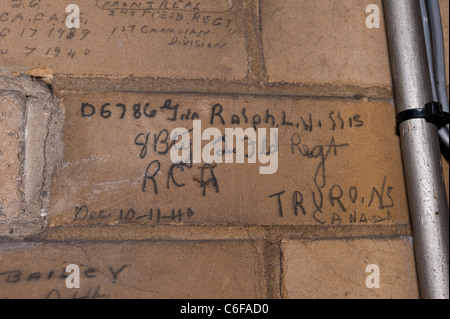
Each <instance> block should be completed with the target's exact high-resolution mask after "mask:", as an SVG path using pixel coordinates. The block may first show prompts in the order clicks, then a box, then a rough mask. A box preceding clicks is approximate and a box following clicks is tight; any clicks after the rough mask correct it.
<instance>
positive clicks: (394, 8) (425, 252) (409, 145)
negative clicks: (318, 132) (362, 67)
mask: <svg viewBox="0 0 450 319" xmlns="http://www.w3.org/2000/svg"><path fill="white" fill-rule="evenodd" d="M384 11H385V20H386V28H387V35H388V42H389V51H390V60H391V70H392V78H393V82H394V91H395V103H396V107H397V113H398V112H401V111H404V110H407V109H414V108H423V107H424V106H425V104H426V103H428V102H431V101H432V100H433V96H432V90H431V82H430V73H429V70H428V62H427V53H426V48H425V40H424V31H423V27H422V18H421V12H420V4H419V1H417V0H384ZM399 131H400V139H401V144H402V156H403V164H404V165H403V166H404V170H405V178H406V187H407V191H408V202H409V210H410V215H411V221H412V229H413V237H414V250H415V256H416V265H417V272H418V279H419V288H420V294H421V297H422V298H424V299H441V298H442V299H443V298H449V264H448V262H449V245H448V244H449V240H448V239H449V234H448V230H449V219H448V200H447V194H446V191H445V184H444V175H443V170H442V161H441V153H440V147H439V139H438V130H437V127H436V126H435V125H434V124H430V123H428V122H426V121H425V120H424V119H412V120H407V121H405V122H403V123H402V124H401V125H400V129H399Z"/></svg>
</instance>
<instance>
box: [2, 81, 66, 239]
mask: <svg viewBox="0 0 450 319" xmlns="http://www.w3.org/2000/svg"><path fill="white" fill-rule="evenodd" d="M0 92H5V93H3V94H6V95H3V97H2V101H1V103H0V112H1V118H0V133H1V135H2V136H5V138H4V139H3V138H2V140H1V143H2V145H3V146H2V147H3V148H4V151H2V153H5V155H2V156H0V163H1V164H0V165H1V166H2V167H1V171H0V172H2V173H3V172H4V175H2V178H0V183H1V184H0V185H2V186H3V187H2V188H1V189H0V195H1V196H0V198H1V201H0V208H1V209H0V210H3V209H4V210H5V211H4V212H3V213H2V214H4V215H0V237H3V236H7V237H14V238H24V237H30V236H36V235H37V234H39V233H40V232H41V231H42V230H43V228H44V227H45V222H46V217H47V209H48V204H49V193H50V182H51V175H52V173H53V169H54V164H55V163H56V162H58V161H59V160H60V157H61V155H62V144H61V128H62V122H63V120H64V110H62V109H61V108H60V107H59V106H58V104H57V103H56V101H55V98H54V96H53V94H52V93H51V92H50V90H49V88H48V87H47V86H46V85H45V84H43V83H42V82H39V81H34V80H33V79H31V78H30V77H28V76H20V77H16V78H12V77H0ZM3 177H4V178H3ZM0 213H1V212H0Z"/></svg>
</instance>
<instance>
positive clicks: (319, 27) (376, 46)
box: [261, 0, 392, 88]
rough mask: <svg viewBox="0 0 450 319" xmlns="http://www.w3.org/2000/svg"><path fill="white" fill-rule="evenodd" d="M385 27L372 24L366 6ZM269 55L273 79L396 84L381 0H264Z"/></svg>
mask: <svg viewBox="0 0 450 319" xmlns="http://www.w3.org/2000/svg"><path fill="white" fill-rule="evenodd" d="M369 4H376V5H378V7H379V9H380V17H381V21H380V28H379V29H368V28H367V27H366V17H367V15H368V14H366V12H365V11H366V7H367V6H368V5H369ZM261 12H262V17H261V18H262V30H263V44H264V57H265V61H266V67H267V73H268V76H269V80H270V81H271V82H282V81H287V82H298V83H304V84H329V85H333V86H358V87H382V88H385V87H391V86H392V83H391V77H390V66H389V51H388V47H387V40H386V32H385V26H384V21H383V6H382V3H381V1H380V0H377V1H353V0H345V1H327V0H319V1H317V0H308V1H296V0H287V1H273V0H263V1H261Z"/></svg>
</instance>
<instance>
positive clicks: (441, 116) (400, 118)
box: [396, 102, 450, 132]
mask: <svg viewBox="0 0 450 319" xmlns="http://www.w3.org/2000/svg"><path fill="white" fill-rule="evenodd" d="M412 119H425V121H427V122H428V123H432V124H434V125H436V126H437V127H438V128H440V127H443V126H445V125H447V124H450V115H449V113H448V112H444V111H443V110H442V105H441V103H439V102H430V103H427V104H425V107H424V108H421V109H409V110H404V111H402V112H400V113H398V114H397V116H396V122H397V132H400V124H402V123H403V122H404V121H408V120H412Z"/></svg>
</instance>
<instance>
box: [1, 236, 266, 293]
mask: <svg viewBox="0 0 450 319" xmlns="http://www.w3.org/2000/svg"><path fill="white" fill-rule="evenodd" d="M261 252H262V251H261V245H260V244H259V243H252V242H249V241H228V242H172V243H169V242H166V243H164V242H161V243H150V242H135V243H131V242H115V243H113V242H107V243H101V242H97V243H76V242H74V243H45V244H44V243H9V244H8V243H3V244H1V245H0V298H52V299H53V298H157V299H161V298H163V299H166V298H177V299H178V298H187V299H189V298H223V299H227V298H239V299H240V298H265V296H266V282H265V279H264V266H263V263H262V257H261V255H260V254H261ZM70 264H76V265H78V266H79V267H80V288H79V289H76V288H72V289H68V288H67V287H66V279H65V278H66V277H67V275H69V274H70V273H66V272H65V269H66V267H67V265H70Z"/></svg>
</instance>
